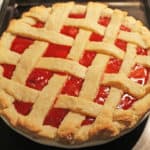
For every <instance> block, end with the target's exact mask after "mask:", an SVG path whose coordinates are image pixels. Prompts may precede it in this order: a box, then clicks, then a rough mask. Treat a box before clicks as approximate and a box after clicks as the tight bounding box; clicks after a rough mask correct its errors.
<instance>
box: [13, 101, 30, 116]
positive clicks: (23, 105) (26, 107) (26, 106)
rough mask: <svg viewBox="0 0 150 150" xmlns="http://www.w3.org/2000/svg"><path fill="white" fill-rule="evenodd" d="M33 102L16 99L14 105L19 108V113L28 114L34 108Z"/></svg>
mask: <svg viewBox="0 0 150 150" xmlns="http://www.w3.org/2000/svg"><path fill="white" fill-rule="evenodd" d="M32 105H33V103H30V102H23V101H18V100H15V101H14V107H15V109H16V110H17V112H18V113H20V114H22V115H24V116H25V115H28V114H29V113H30V111H31V109H32Z"/></svg>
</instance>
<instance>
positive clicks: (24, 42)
mask: <svg viewBox="0 0 150 150" xmlns="http://www.w3.org/2000/svg"><path fill="white" fill-rule="evenodd" d="M33 42H34V41H33V40H31V39H28V38H24V37H20V36H16V38H15V39H14V40H13V42H12V45H11V48H10V49H11V50H12V51H15V52H16V53H19V54H22V53H23V52H24V51H25V49H26V48H28V47H29V46H30V45H31V44H33Z"/></svg>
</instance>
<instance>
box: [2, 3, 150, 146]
mask: <svg viewBox="0 0 150 150" xmlns="http://www.w3.org/2000/svg"><path fill="white" fill-rule="evenodd" d="M149 47H150V32H149V30H148V29H147V28H146V27H144V26H143V25H142V23H141V22H140V21H138V20H136V19H134V18H133V17H131V16H127V12H125V11H121V10H118V9H114V10H113V9H110V8H108V7H107V5H105V4H102V3H98V2H97V3H96V2H89V3H87V5H81V4H75V3H74V2H67V3H56V4H54V5H53V6H52V7H45V6H35V7H33V8H31V9H30V10H29V11H28V12H25V13H23V15H22V17H21V18H20V19H13V20H11V21H10V24H9V26H8V28H7V30H6V31H5V32H4V33H3V35H2V36H1V40H0V55H1V57H0V113H1V115H2V116H3V117H4V118H5V119H7V120H8V122H9V123H10V124H11V125H13V126H14V127H16V128H18V129H20V130H24V131H26V132H27V133H28V134H33V135H35V137H37V138H46V139H47V138H48V139H49V140H58V141H67V142H70V143H78V142H85V141H87V140H91V139H94V138H99V139H101V138H107V139H108V138H110V137H113V136H116V135H119V134H120V133H122V131H124V130H126V129H129V128H132V127H133V126H135V125H136V124H137V123H138V122H139V120H140V119H141V118H142V117H143V116H144V114H145V113H147V112H148V111H149V110H150V94H149V92H150V78H149V75H150V71H149V70H150V69H149V68H150V55H149V52H150V51H149V50H150V49H149Z"/></svg>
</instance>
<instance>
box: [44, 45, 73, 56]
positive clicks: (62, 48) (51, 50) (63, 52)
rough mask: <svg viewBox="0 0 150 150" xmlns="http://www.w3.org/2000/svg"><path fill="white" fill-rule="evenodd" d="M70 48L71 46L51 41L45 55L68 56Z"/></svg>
mask: <svg viewBox="0 0 150 150" xmlns="http://www.w3.org/2000/svg"><path fill="white" fill-rule="evenodd" d="M70 48H71V47H70V46H66V45H59V44H54V43H50V44H49V46H48V47H47V49H46V52H45V53H44V55H43V56H44V57H59V58H66V57H67V55H68V53H69V51H70Z"/></svg>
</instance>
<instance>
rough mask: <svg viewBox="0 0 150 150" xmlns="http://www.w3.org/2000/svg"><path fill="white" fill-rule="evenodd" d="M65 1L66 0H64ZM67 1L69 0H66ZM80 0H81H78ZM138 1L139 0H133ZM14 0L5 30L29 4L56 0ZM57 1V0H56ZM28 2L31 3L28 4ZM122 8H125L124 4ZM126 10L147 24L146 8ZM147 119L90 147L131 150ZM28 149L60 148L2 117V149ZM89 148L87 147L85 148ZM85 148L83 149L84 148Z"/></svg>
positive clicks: (101, 149)
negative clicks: (41, 141)
mask: <svg viewBox="0 0 150 150" xmlns="http://www.w3.org/2000/svg"><path fill="white" fill-rule="evenodd" d="M63 1H65V0H63ZM66 1H67V0H66ZM77 1H78V2H80V1H81V0H77ZM102 1H104V0H102ZM107 1H109V0H107ZM133 1H137V0H132V2H133ZM14 2H15V1H14V0H11V2H10V5H9V7H7V10H6V14H5V17H4V18H3V20H4V21H3V25H2V27H1V30H4V29H5V27H6V26H7V22H8V20H9V19H10V18H12V17H14V16H15V17H19V14H20V13H21V12H22V11H24V10H26V9H28V7H29V5H33V3H35V2H36V4H37V3H39V2H40V3H47V2H54V1H50V0H43V1H42V0H36V1H35V0H17V3H18V4H19V6H18V9H17V10H16V9H14V7H13V4H14ZM55 2H57V0H55ZM27 3H28V4H29V5H27ZM122 8H124V7H123V6H122ZM124 9H125V10H126V9H128V10H129V12H131V13H132V14H133V15H135V16H138V18H139V19H142V20H143V22H145V23H146V24H147V25H148V23H147V21H146V17H145V12H144V11H145V8H144V7H143V8H136V10H134V11H133V8H132V7H130V8H124ZM145 124H146V120H145V121H144V122H143V123H142V124H141V125H140V126H138V127H137V128H136V129H134V130H133V131H132V132H130V133H129V134H127V135H125V136H123V137H121V138H119V139H118V140H115V141H113V142H110V143H108V144H105V145H102V146H95V147H91V148H88V149H91V150H96V149H100V150H109V149H114V150H120V149H121V150H130V149H132V147H133V146H134V145H135V144H136V142H137V140H138V139H139V137H140V135H141V134H142V132H143V129H144V127H145ZM10 149H12V150H27V149H32V150H33V149H35V150H50V149H54V150H55V149H58V148H54V147H50V146H43V145H40V144H37V143H34V142H32V141H30V140H28V139H26V138H24V137H23V136H21V135H19V134H17V133H16V132H14V131H13V130H12V129H10V128H9V127H8V126H7V125H6V124H5V123H4V122H3V120H2V119H0V150H10ZM84 149H87V148H84ZM84 149H83V150H84Z"/></svg>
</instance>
